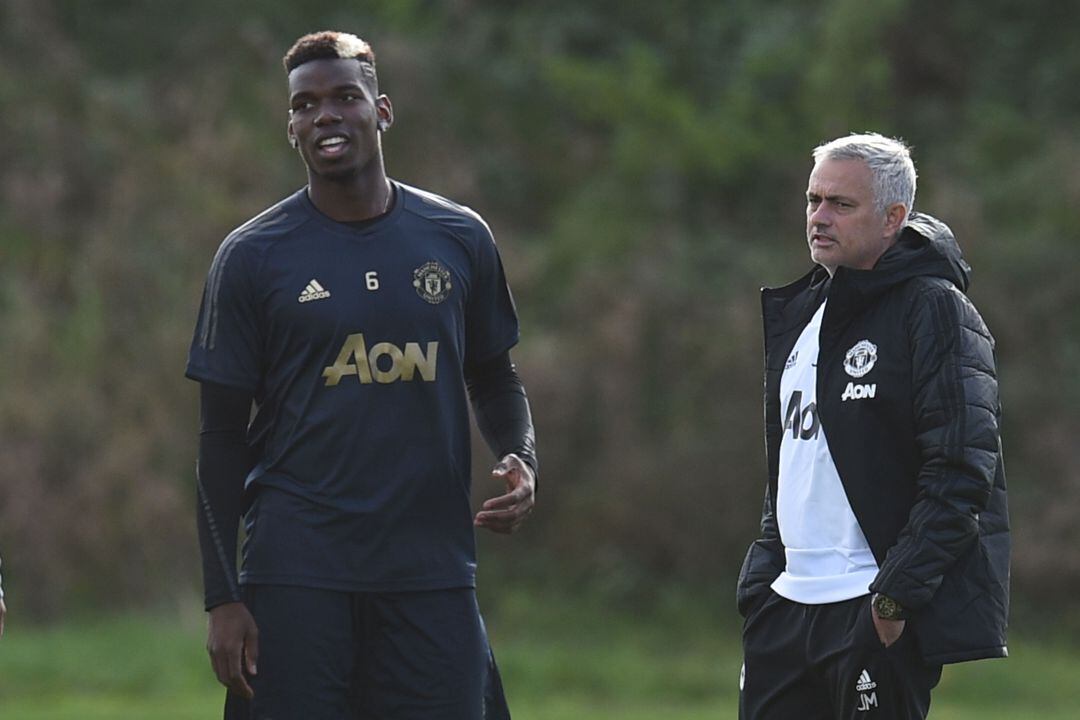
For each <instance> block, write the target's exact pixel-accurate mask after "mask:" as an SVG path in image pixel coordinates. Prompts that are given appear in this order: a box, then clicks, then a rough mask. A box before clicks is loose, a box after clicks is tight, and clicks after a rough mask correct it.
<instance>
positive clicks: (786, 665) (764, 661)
mask: <svg viewBox="0 0 1080 720" xmlns="http://www.w3.org/2000/svg"><path fill="white" fill-rule="evenodd" d="M813 156H814V162H815V164H814V168H813V171H812V172H811V174H810V180H809V184H808V187H807V192H806V202H807V204H806V238H807V242H808V244H809V248H810V257H811V260H813V261H814V263H816V267H815V268H814V269H813V270H812V271H811V272H810V273H808V274H807V275H805V276H804V277H802V278H801V279H799V280H797V281H796V282H794V283H792V284H791V285H788V286H786V287H783V288H778V289H767V290H764V291H763V293H762V309H763V315H764V322H765V430H766V431H765V435H766V447H767V455H768V467H769V479H768V485H767V488H766V494H765V504H764V511H763V514H762V523H761V524H762V534H761V537H760V538H759V539H758V540H756V541H755V542H754V543H753V544H752V545H751V547H750V550H749V552H748V553H747V556H746V560H745V562H744V564H743V569H742V573H741V574H740V578H739V588H738V601H739V611H740V612H741V613H742V614H743V615H744V617H745V618H746V623H745V626H744V631H743V646H744V667H743V677H742V678H741V681H740V687H741V693H740V701H739V715H740V717H741V718H743V720H751V719H752V720H764V719H766V718H776V719H785V720H786V719H788V718H794V717H798V718H802V719H803V720H813V719H816V718H820V719H821V720H826V719H830V720H831V719H835V718H856V717H858V718H925V717H926V714H927V713H928V711H929V707H930V691H931V690H932V689H933V688H934V686H935V685H936V684H937V682H938V680H939V679H940V677H941V666H942V664H943V663H950V662H961V661H965V660H976V659H979V658H985V657H1004V656H1005V655H1006V654H1007V650H1006V642H1005V630H1006V622H1007V616H1008V604H1009V593H1008V584H1009V523H1008V510H1007V506H1006V494H1005V476H1004V472H1003V468H1002V463H1001V450H1000V434H999V420H1000V404H999V401H998V391H997V377H996V369H995V359H994V341H993V338H992V337H991V335H990V333H989V331H988V330H987V328H986V325H985V324H984V323H983V321H982V318H981V317H980V316H979V313H978V312H977V311H976V310H975V307H974V306H973V305H972V304H971V302H970V301H969V300H968V298H967V297H966V296H965V294H964V291H965V290H966V289H967V286H968V276H969V271H970V268H969V267H968V265H967V263H966V262H965V261H964V260H963V258H962V256H961V253H960V248H959V246H958V245H957V244H956V240H955V239H954V238H953V235H952V232H951V231H950V230H949V228H948V227H946V226H945V225H944V224H943V223H941V222H939V221H937V220H935V219H934V218H931V217H928V216H926V215H921V214H918V213H912V212H911V209H912V205H913V203H914V199H915V178H916V175H915V166H914V164H913V163H912V161H911V157H910V153H909V151H908V148H907V147H906V146H905V145H904V144H903V143H902V142H899V141H897V140H893V139H889V138H885V137H882V136H881V135H877V134H865V135H852V136H848V137H844V138H840V139H837V140H833V141H832V142H829V143H826V144H824V145H821V146H820V147H818V148H817V149H816V150H815V151H814V154H813Z"/></svg>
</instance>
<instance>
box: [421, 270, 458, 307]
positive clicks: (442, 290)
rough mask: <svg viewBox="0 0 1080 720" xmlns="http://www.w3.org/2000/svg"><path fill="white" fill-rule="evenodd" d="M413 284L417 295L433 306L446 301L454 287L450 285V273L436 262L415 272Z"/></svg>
mask: <svg viewBox="0 0 1080 720" xmlns="http://www.w3.org/2000/svg"><path fill="white" fill-rule="evenodd" d="M412 284H413V287H414V288H416V294H417V295H419V296H420V297H422V298H423V299H424V300H426V301H427V302H429V303H431V304H432V305H438V304H439V303H441V302H442V301H443V300H445V299H446V298H447V296H448V295H449V294H450V290H451V288H452V287H453V285H451V284H450V271H449V270H447V269H446V268H444V267H443V266H442V265H440V264H439V263H438V262H436V261H434V260H432V261H431V262H426V263H424V264H423V265H421V266H420V267H418V268H416V269H415V270H413V282H412Z"/></svg>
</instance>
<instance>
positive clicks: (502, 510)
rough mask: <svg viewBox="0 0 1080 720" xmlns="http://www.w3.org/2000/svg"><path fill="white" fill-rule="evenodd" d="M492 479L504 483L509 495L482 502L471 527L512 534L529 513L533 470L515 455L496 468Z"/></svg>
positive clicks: (533, 478)
mask: <svg viewBox="0 0 1080 720" xmlns="http://www.w3.org/2000/svg"><path fill="white" fill-rule="evenodd" d="M491 477H492V478H494V479H495V480H501V481H503V482H504V483H506V489H507V491H508V492H507V493H506V494H505V495H500V496H498V497H493V498H491V499H490V500H487V501H485V502H484V505H483V506H482V507H481V509H480V512H478V513H476V518H475V519H474V520H473V524H474V525H476V527H482V528H487V529H488V530H492V531H494V532H497V533H512V532H514V531H515V530H517V528H518V525H520V524H521V523H522V522H523V521H524V520H525V518H526V517H527V516H528V515H529V513H531V512H532V509H533V504H534V503H535V497H536V478H535V477H534V476H533V471H532V468H530V467H529V466H528V465H527V464H525V462H524V461H523V460H522V459H521V458H519V457H518V456H517V455H515V454H514V453H510V454H509V455H507V456H506V457H504V458H503V459H502V460H500V461H499V462H498V463H497V464H496V465H495V469H493V470H492V471H491Z"/></svg>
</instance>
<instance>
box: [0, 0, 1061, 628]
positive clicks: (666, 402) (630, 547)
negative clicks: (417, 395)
mask: <svg viewBox="0 0 1080 720" xmlns="http://www.w3.org/2000/svg"><path fill="white" fill-rule="evenodd" d="M301 5H302V7H301ZM1078 25H1080V6H1078V5H1077V4H1076V3H1059V2H1050V1H1049V0H1036V1H1034V2H1030V3H1026V4H1025V5H1024V6H1023V7H1020V6H1018V5H1016V4H1015V3H1011V2H1005V1H1004V0H987V1H985V2H975V1H974V0H960V1H958V2H953V3H939V2H930V1H929V0H884V1H882V2H876V3H864V2H859V1H857V0H824V1H823V2H821V3H817V4H814V5H807V4H805V3H799V2H793V1H791V0H774V1H772V2H760V1H759V2H748V1H747V0H732V1H731V2H725V3H715V2H706V1H704V0H672V1H671V2H667V3H635V2H630V3H626V2H613V1H610V0H594V1H593V2H589V3H581V2H569V1H563V0H548V1H546V2H534V3H528V4H524V3H503V2H495V1H494V0H485V1H480V0H448V1H446V2H424V1H421V0H396V1H394V0H378V1H373V2H368V3H358V4H347V3H340V2H325V1H323V0H319V1H314V0H313V1H311V2H306V3H302V4H301V3H296V2H284V1H281V0H261V1H260V2H253V1H252V0H242V1H238V2H230V3H221V2H212V1H210V0H188V1H187V2H184V3H157V2H150V1H144V2H138V1H135V0H128V1H122V0H95V1H94V2H82V1H79V0H5V2H4V4H3V5H2V6H0V107H2V108H3V112H2V113H0V137H2V138H3V142H2V143H0V346H2V350H3V352H2V358H3V359H2V365H0V370H2V374H0V390H2V394H0V458H2V461H0V552H2V553H3V557H4V561H5V563H4V571H5V589H6V590H7V591H8V594H9V602H12V603H13V602H18V603H19V604H20V605H23V606H25V607H27V608H32V609H33V612H36V613H39V614H41V615H43V616H46V617H47V616H55V615H57V614H60V613H63V612H66V611H69V610H72V609H74V608H81V607H86V606H90V607H124V606H139V605H148V604H157V603H169V602H184V601H186V600H187V599H189V598H190V597H191V596H192V595H194V594H195V593H196V592H197V589H198V587H199V578H198V562H197V551H196V543H195V538H194V522H193V517H194V511H193V504H194V502H193V501H194V490H193V488H194V484H193V466H194V457H195V443H196V435H197V408H196V394H197V393H196V388H195V386H194V385H193V384H192V383H190V382H188V381H185V380H184V379H183V377H182V375H183V366H184V361H185V355H186V351H187V345H188V342H189V339H190V333H191V328H192V325H193V322H194V318H195V313H196V310H197V307H198V302H199V296H200V292H201V287H202V283H203V279H204V275H205V272H206V269H207V267H208V265H209V261H210V258H211V257H212V255H213V252H214V250H215V249H216V247H217V245H218V243H220V241H221V239H222V238H223V237H224V236H225V234H226V233H227V232H228V231H229V230H230V229H231V228H233V227H235V226H236V225H238V224H240V223H241V222H243V221H244V220H246V219H247V218H249V217H251V216H252V215H254V214H255V213H257V212H258V211H260V210H261V209H263V208H265V207H266V206H268V205H270V204H271V203H273V202H275V201H276V200H277V199H279V198H280V197H281V196H283V195H284V194H286V193H288V192H291V191H292V190H294V189H295V188H297V187H299V186H300V185H301V184H302V183H303V169H302V166H301V164H300V162H299V161H298V160H297V158H296V157H295V155H294V154H293V153H292V152H290V151H289V149H288V147H287V145H286V143H285V132H284V127H285V120H286V103H285V85H284V80H285V78H284V73H283V71H282V69H281V66H280V57H281V55H282V53H283V52H284V50H285V49H286V48H287V47H288V45H289V44H290V43H291V42H292V40H293V39H295V38H296V37H297V36H299V35H300V34H302V33H305V32H309V31H312V30H318V29H324V28H340V29H346V30H350V31H354V32H357V33H358V34H360V35H362V36H364V37H365V38H367V39H369V40H370V41H371V42H372V43H373V45H374V46H375V49H376V52H377V53H378V57H379V67H380V82H381V85H382V88H383V90H384V91H385V92H387V93H388V94H389V95H390V97H391V98H392V100H393V101H394V106H395V109H396V115H397V122H396V124H395V126H394V128H393V130H392V131H391V132H390V133H389V134H388V135H387V136H386V139H385V149H386V155H387V159H388V168H389V170H390V172H391V174H392V175H394V176H395V177H397V178H399V179H401V180H403V181H406V182H409V183H412V184H416V185H420V186H422V187H425V188H428V189H431V190H433V191H436V192H439V193H442V194H445V195H447V196H449V197H451V198H454V199H456V200H459V201H461V202H464V203H466V204H468V205H470V206H472V207H473V208H475V209H477V210H478V211H480V212H481V213H483V214H484V215H485V216H486V217H487V218H488V220H489V221H490V222H491V224H492V226H493V228H494V229H495V232H496V236H497V238H498V239H499V242H500V247H501V249H502V252H503V256H504V261H505V263H506V266H507V269H508V273H509V276H510V280H511V284H512V286H513V289H514V292H515V295H516V298H517V302H518V306H519V311H520V313H521V315H522V320H523V327H524V339H523V342H522V345H521V346H520V347H519V348H518V349H517V350H516V351H515V360H516V361H517V362H518V364H519V369H520V370H521V373H522V375H523V377H524V378H525V381H526V383H527V386H528V388H529V392H530V397H531V399H532V402H533V409H534V413H535V415H536V422H537V426H538V432H539V437H540V444H541V453H542V463H543V474H542V480H541V493H540V496H539V501H540V503H539V506H538V509H537V512H536V513H535V515H534V517H533V518H532V519H531V520H530V523H529V525H528V527H527V529H525V530H524V531H523V532H522V533H521V534H520V535H519V536H517V537H515V538H513V539H511V540H509V541H506V540H503V539H492V538H485V539H484V542H483V547H482V552H483V558H482V564H483V565H484V566H485V570H484V573H483V575H484V579H483V580H482V582H492V583H501V582H505V581H522V582H526V583H528V582H537V583H544V584H556V585H558V584H565V585H566V587H580V586H581V585H582V584H587V585H589V586H590V587H593V588H594V589H598V590H600V591H602V592H610V593H619V594H623V595H626V596H635V595H643V596H644V595H649V594H651V593H655V592H657V590H658V588H663V587H666V586H669V585H673V584H678V585H685V586H691V587H694V588H700V590H701V592H705V593H715V594H716V595H717V597H718V598H721V599H722V600H726V599H727V598H728V597H729V596H730V594H731V589H732V587H733V583H734V577H735V574H736V572H737V570H738V565H739V561H740V559H741V556H742V553H743V551H744V549H745V546H746V543H747V542H748V541H749V540H750V539H751V538H752V537H753V535H754V533H755V532H756V523H757V513H758V508H759V507H760V498H761V491H762V488H763V485H764V460H763V450H762V447H763V442H762V437H761V435H762V433H761V408H760V387H761V386H760V374H761V373H760V361H761V358H760V355H761V350H760V346H761V339H760V337H761V331H760V326H759V311H758V289H759V287H760V286H762V285H779V284H783V283H786V282H788V281H789V280H791V279H793V278H794V277H796V276H797V275H799V274H801V273H802V272H803V271H804V270H805V269H806V267H807V262H808V261H807V258H806V252H805V246H804V244H803V237H802V225H803V216H802V212H803V198H802V193H803V190H804V189H805V181H806V176H807V174H808V172H809V169H810V166H811V162H810V158H809V153H810V150H811V149H812V148H813V147H814V146H815V145H816V144H818V143H819V142H821V141H823V140H827V139H830V138H832V137H835V136H838V135H842V134H846V133H848V132H849V131H861V130H866V129H874V130H877V131H880V132H883V133H885V134H890V135H896V136H902V137H904V138H905V139H907V140H908V141H909V142H911V143H912V144H913V145H914V148H915V156H916V162H917V166H918V168H919V172H920V188H919V195H918V198H917V205H918V207H919V209H921V210H923V211H925V212H929V213H931V214H934V215H937V216H939V217H941V218H942V219H944V220H946V221H947V222H948V223H949V224H950V225H951V226H952V227H953V229H954V230H955V232H956V235H957V237H958V238H959V239H960V242H961V245H962V246H963V247H964V250H965V252H966V254H967V257H968V260H969V261H970V262H971V264H972V265H973V266H974V268H975V276H974V284H973V287H972V290H971V295H972V297H973V299H974V300H975V302H976V304H977V305H978V306H979V308H980V309H981V311H982V312H983V314H984V316H985V318H986V320H987V322H988V324H989V326H990V328H991V330H992V331H993V332H994V333H995V335H996V337H997V340H998V357H999V365H1000V367H999V370H1000V376H1001V387H1002V392H1003V399H1004V406H1005V413H1006V415H1005V426H1004V439H1005V447H1006V458H1007V462H1008V469H1009V480H1010V495H1011V500H1012V512H1013V522H1014V526H1015V559H1014V576H1013V584H1014V593H1015V594H1016V596H1017V598H1018V601H1019V604H1020V607H1021V611H1022V612H1023V608H1024V607H1028V608H1031V609H1038V611H1039V613H1040V614H1044V613H1045V612H1050V613H1051V614H1052V616H1054V617H1058V616H1061V615H1063V614H1066V613H1068V612H1069V609H1068V605H1067V602H1066V601H1067V599H1068V598H1070V597H1073V593H1075V592H1076V590H1077V589H1078V588H1080V581H1078V578H1080V550H1078V548H1080V531H1078V530H1077V524H1076V522H1075V515H1076V509H1077V508H1078V507H1080V474H1078V470H1077V468H1078V467H1080V449H1078V447H1080V445H1078V443H1077V442H1076V437H1078V435H1080V414H1078V412H1077V408H1078V407H1080V380H1078V377H1080V374H1078V373H1077V372H1076V368H1077V367H1078V365H1080V313H1078V312H1077V310H1076V308H1077V306H1078V303H1080V290H1078V289H1077V284H1076V282H1075V277H1074V276H1075V274H1076V271H1077V268H1078V267H1080V265H1078V260H1080V243H1078V240H1080V212H1078V208H1080V164H1078V162H1077V159H1076V158H1077V157H1080V129H1078V128H1080V123H1078V121H1080V94H1078V93H1077V92H1076V88H1077V87H1080V50H1078V49H1077V48H1076V45H1075V43H1069V42H1068V41H1069V40H1070V39H1071V35H1072V34H1073V29H1074V28H1076V27H1077V26H1078ZM486 457H487V451H486V450H485V449H483V448H481V447H480V446H479V445H478V451H477V462H476V480H475V482H474V493H475V494H476V495H477V496H478V497H482V496H485V497H486V496H487V495H488V494H490V493H491V492H494V488H492V487H491V486H490V484H489V483H490V481H489V480H488V479H487V477H486ZM1031 614H1034V613H1033V612H1032V613H1031Z"/></svg>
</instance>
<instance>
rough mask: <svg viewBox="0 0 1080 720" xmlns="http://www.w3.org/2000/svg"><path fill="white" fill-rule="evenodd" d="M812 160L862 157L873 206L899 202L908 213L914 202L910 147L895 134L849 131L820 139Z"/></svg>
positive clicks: (879, 207)
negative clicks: (831, 137) (829, 138)
mask: <svg viewBox="0 0 1080 720" xmlns="http://www.w3.org/2000/svg"><path fill="white" fill-rule="evenodd" d="M813 155H814V162H815V163H819V162H821V161H822V160H862V161H863V162H865V163H866V165H867V166H868V167H869V168H870V173H871V176H872V177H873V180H872V185H873V192H874V208H875V209H876V210H877V211H878V212H879V213H883V212H885V208H887V207H889V206H890V205H894V204H896V203H900V204H901V205H903V206H904V207H905V208H906V209H907V213H908V215H909V216H910V215H911V208H912V207H913V206H914V205H915V179H916V177H917V175H916V173H915V163H914V162H912V160H911V149H910V148H909V147H908V146H907V145H906V144H905V143H904V141H903V140H900V139H898V138H887V137H885V136H884V135H879V134H877V133H852V134H851V135H848V136H847V137H842V138H837V139H836V140H831V141H829V142H827V143H822V144H821V145H818V146H817V147H816V148H814V153H813Z"/></svg>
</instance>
